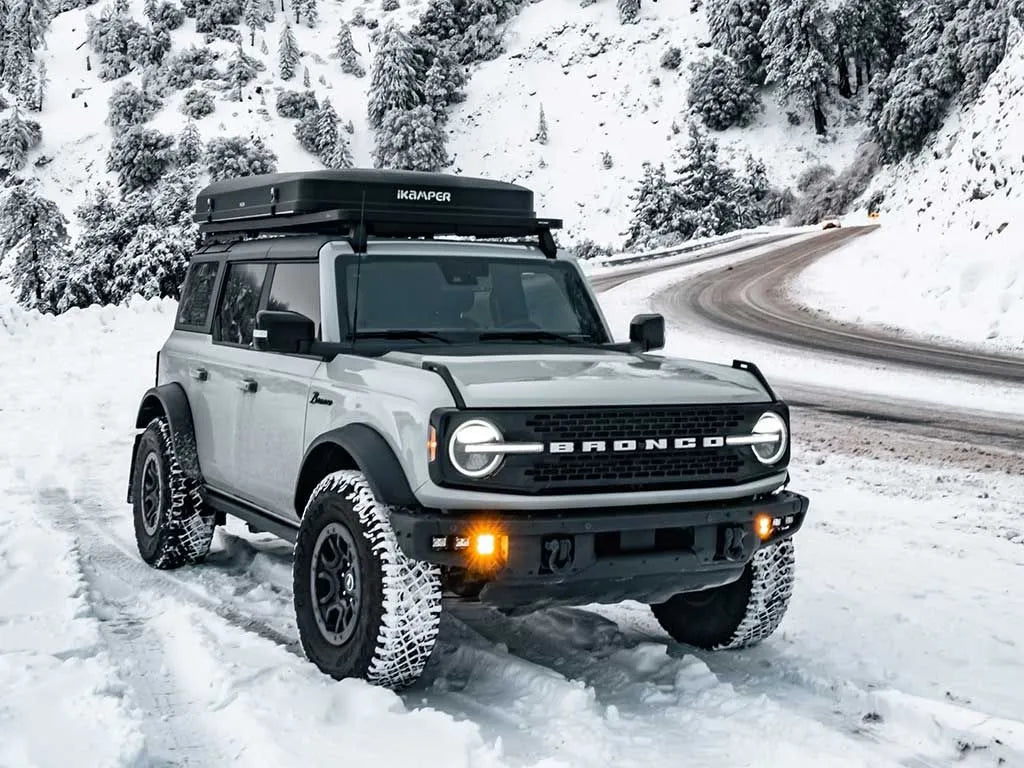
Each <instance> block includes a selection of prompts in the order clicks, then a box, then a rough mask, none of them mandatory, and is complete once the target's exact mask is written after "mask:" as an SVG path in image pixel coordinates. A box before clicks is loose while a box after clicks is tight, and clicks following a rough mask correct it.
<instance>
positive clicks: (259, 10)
mask: <svg viewBox="0 0 1024 768" xmlns="http://www.w3.org/2000/svg"><path fill="white" fill-rule="evenodd" d="M266 6H267V3H266V0H245V4H244V5H243V6H242V17H243V19H244V20H245V26H246V27H248V28H249V45H253V46H255V45H256V31H257V30H263V29H266V28H267V19H266Z"/></svg>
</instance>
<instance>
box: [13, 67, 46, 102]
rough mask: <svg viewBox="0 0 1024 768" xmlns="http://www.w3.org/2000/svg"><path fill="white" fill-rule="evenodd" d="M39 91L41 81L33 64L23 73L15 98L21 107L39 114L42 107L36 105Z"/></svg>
mask: <svg viewBox="0 0 1024 768" xmlns="http://www.w3.org/2000/svg"><path fill="white" fill-rule="evenodd" d="M38 90H39V79H38V76H37V75H36V69H35V67H33V66H32V65H31V64H30V65H28V66H27V67H25V68H24V69H23V70H22V73H21V80H20V81H19V82H18V87H17V88H16V89H15V91H14V97H15V99H16V100H17V102H18V104H20V105H21V107H22V108H23V109H25V110H27V111H29V112H38V111H39V110H40V107H39V106H38V105H37V103H36V93H37V91H38Z"/></svg>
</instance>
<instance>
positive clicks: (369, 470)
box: [295, 423, 419, 516]
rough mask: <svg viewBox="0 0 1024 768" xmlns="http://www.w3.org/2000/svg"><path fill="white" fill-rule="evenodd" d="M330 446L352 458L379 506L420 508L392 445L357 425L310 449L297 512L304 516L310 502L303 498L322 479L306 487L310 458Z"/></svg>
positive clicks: (301, 476)
mask: <svg viewBox="0 0 1024 768" xmlns="http://www.w3.org/2000/svg"><path fill="white" fill-rule="evenodd" d="M328 444H333V445H336V446H338V447H339V448H341V449H342V450H343V451H345V453H347V454H348V455H349V456H351V457H352V460H353V461H354V462H355V464H356V467H358V468H359V471H360V472H362V473H363V475H365V476H366V482H367V484H369V486H370V490H372V491H373V495H374V496H375V497H376V498H377V500H378V501H379V502H381V503H382V504H387V505H388V506H394V507H416V506H419V502H418V501H417V500H416V496H415V495H414V494H413V492H412V488H411V487H410V486H409V478H408V477H407V476H406V474H405V470H404V469H403V468H402V463H401V462H400V461H399V460H398V457H397V456H396V455H395V452H394V451H393V450H392V449H391V446H390V445H389V444H388V441H387V440H385V439H384V436H383V435H381V433H380V432H378V431H377V430H376V429H374V428H373V427H371V426H369V425H367V424H359V423H356V424H347V425H345V426H344V427H339V428H337V429H332V430H330V431H329V432H325V433H323V434H322V435H320V436H319V437H317V438H316V439H315V440H313V442H311V443H310V444H309V446H308V447H307V448H306V452H305V454H304V455H303V457H302V468H301V469H300V470H299V477H298V479H297V480H296V483H295V509H296V511H297V512H298V514H299V515H300V516H301V515H302V512H303V507H304V505H305V501H306V499H305V498H300V496H308V493H309V492H312V490H313V487H315V485H316V483H317V482H319V481H320V479H321V478H316V481H315V482H314V483H313V485H311V486H310V487H308V488H305V487H304V486H306V485H308V484H309V479H310V478H309V477H307V469H308V468H309V466H308V465H309V459H310V456H312V455H313V453H314V452H315V451H316V450H317V449H318V448H320V447H321V446H324V445H328Z"/></svg>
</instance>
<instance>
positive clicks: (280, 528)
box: [206, 487, 299, 544]
mask: <svg viewBox="0 0 1024 768" xmlns="http://www.w3.org/2000/svg"><path fill="white" fill-rule="evenodd" d="M206 503H207V504H209V505H210V507H212V508H213V509H215V510H216V511H217V512H222V513H224V514H225V515H231V516H232V517H237V518H238V519H239V520H244V521H245V522H246V523H248V524H249V530H251V531H254V532H257V533H272V534H274V535H275V536H277V537H278V538H281V539H284V540H285V541H288V542H291V543H292V544H294V543H295V540H296V539H297V538H298V536H299V526H298V523H295V522H292V521H290V520H282V519H281V518H279V517H277V516H276V515H274V514H272V513H270V512H267V511H266V510H264V509H260V508H259V507H254V506H252V505H251V504H247V503H246V502H244V501H240V500H239V499H235V498H232V497H230V496H228V495H226V494H224V493H221V492H220V491H215V490H214V489H212V488H209V487H207V489H206Z"/></svg>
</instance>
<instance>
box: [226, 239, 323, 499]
mask: <svg viewBox="0 0 1024 768" xmlns="http://www.w3.org/2000/svg"><path fill="white" fill-rule="evenodd" d="M271 259H273V252H271ZM267 284H268V286H269V289H268V290H266V291H265V298H264V301H263V303H262V308H266V309H272V310H280V311H291V312H298V313H300V314H303V315H305V316H306V317H308V318H309V319H311V320H312V321H313V323H314V325H315V326H316V330H317V333H318V334H319V331H320V326H321V322H322V321H321V316H320V314H321V313H320V280H319V263H318V262H317V261H316V260H315V259H310V260H308V261H297V260H292V259H289V260H287V261H277V262H273V261H272V263H271V265H270V271H269V272H268V275H267ZM252 360H253V362H252V364H251V367H250V368H249V369H248V371H247V372H245V373H244V374H243V378H245V379H248V380H251V381H252V382H254V386H255V387H256V388H255V390H254V391H253V392H251V393H248V395H247V396H245V397H243V399H242V401H241V404H240V407H239V410H238V417H237V422H236V425H235V441H236V448H237V451H238V453H237V457H236V465H237V468H238V473H239V477H240V478H241V483H242V488H243V490H242V492H241V495H242V496H243V497H244V498H245V499H247V500H248V501H251V502H252V503H254V504H257V505H259V506H261V507H263V508H265V509H268V510H270V511H272V512H277V513H279V514H285V515H288V516H289V517H294V504H293V501H294V500H293V494H294V492H295V481H296V479H297V477H298V473H299V467H300V464H301V461H302V453H303V447H304V445H305V443H304V432H305V425H306V408H307V406H308V403H309V400H310V397H311V393H310V381H311V380H312V378H313V376H314V375H315V374H316V371H317V369H318V368H319V367H320V365H321V362H322V361H321V360H320V358H318V357H311V356H306V355H286V354H280V353H276V352H255V353H253V356H252ZM317 407H321V408H323V407H325V406H324V405H318V406H317Z"/></svg>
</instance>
